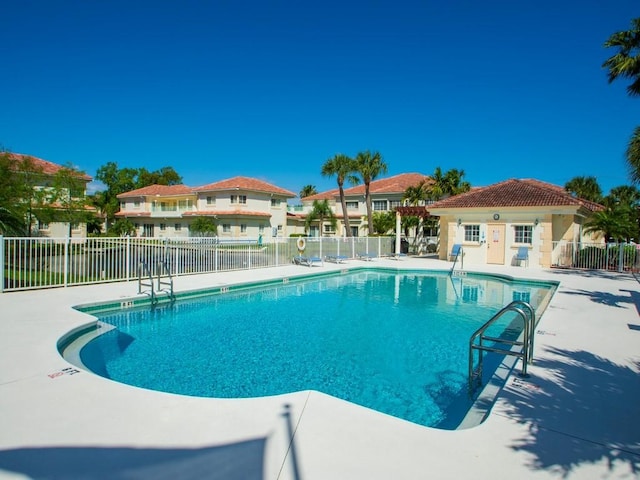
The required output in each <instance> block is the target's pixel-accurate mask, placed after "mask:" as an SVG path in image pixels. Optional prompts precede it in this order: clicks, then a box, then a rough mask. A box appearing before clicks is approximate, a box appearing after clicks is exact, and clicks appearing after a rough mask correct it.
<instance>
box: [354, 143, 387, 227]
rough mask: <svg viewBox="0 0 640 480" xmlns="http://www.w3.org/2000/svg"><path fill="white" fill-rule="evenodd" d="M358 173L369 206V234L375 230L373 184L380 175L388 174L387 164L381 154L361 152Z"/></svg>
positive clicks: (357, 160) (357, 165)
mask: <svg viewBox="0 0 640 480" xmlns="http://www.w3.org/2000/svg"><path fill="white" fill-rule="evenodd" d="M355 162H356V172H357V173H358V174H359V175H360V178H361V179H362V182H363V183H364V199H365V202H366V205H367V225H368V227H369V234H371V233H372V232H373V231H374V229H373V214H372V211H373V208H372V205H371V192H370V186H371V182H372V181H373V180H375V179H376V178H377V177H378V175H382V174H385V173H387V164H386V163H385V162H384V160H383V159H382V155H380V153H379V152H373V153H372V152H370V151H369V150H367V151H365V152H360V153H358V154H357V155H356V159H355Z"/></svg>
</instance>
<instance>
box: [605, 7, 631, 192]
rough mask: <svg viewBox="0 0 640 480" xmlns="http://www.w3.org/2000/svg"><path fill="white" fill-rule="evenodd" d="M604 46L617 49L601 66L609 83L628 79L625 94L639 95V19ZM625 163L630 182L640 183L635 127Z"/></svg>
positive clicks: (616, 34) (610, 38) (615, 34)
mask: <svg viewBox="0 0 640 480" xmlns="http://www.w3.org/2000/svg"><path fill="white" fill-rule="evenodd" d="M604 46H605V47H606V48H615V49H617V53H615V54H614V55H613V56H611V57H609V58H608V59H607V60H605V62H604V63H603V65H602V66H603V67H605V68H606V69H607V70H608V79H609V83H611V82H613V81H614V80H616V79H617V78H619V77H622V78H629V79H631V84H630V85H628V86H627V93H628V94H629V96H631V97H635V96H638V95H640V18H634V19H633V20H631V29H629V30H626V31H621V32H616V33H614V34H613V35H611V36H610V37H609V39H608V40H607V41H606V42H605V43H604ZM626 161H627V166H628V168H629V176H630V178H631V181H632V182H633V183H635V184H638V183H640V127H636V128H635V130H634V131H633V134H632V135H631V139H630V140H629V144H628V146H627V151H626Z"/></svg>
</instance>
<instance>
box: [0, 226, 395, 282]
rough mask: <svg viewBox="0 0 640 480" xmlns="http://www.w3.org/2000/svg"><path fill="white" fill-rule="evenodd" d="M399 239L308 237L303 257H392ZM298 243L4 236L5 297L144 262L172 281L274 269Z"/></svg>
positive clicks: (130, 269)
mask: <svg viewBox="0 0 640 480" xmlns="http://www.w3.org/2000/svg"><path fill="white" fill-rule="evenodd" d="M394 241H395V237H350V238H317V237H311V238H305V243H306V246H305V250H304V253H303V255H304V256H307V257H312V256H315V257H320V258H324V257H326V256H327V255H343V256H346V257H348V258H354V257H356V256H357V255H359V254H362V253H368V254H374V255H376V256H385V255H389V254H391V253H392V251H393V248H394ZM296 242H297V238H283V239H277V241H273V242H270V243H264V244H262V243H261V242H259V241H258V240H256V239H253V240H247V239H236V240H227V239H225V240H224V241H222V240H220V239H218V238H215V237H214V238H207V237H202V238H184V239H183V238H171V239H169V238H167V239H153V238H129V237H125V238H108V237H95V238H23V237H2V236H0V263H1V265H0V292H9V291H15V290H28V289H38V288H50V287H67V286H72V285H86V284H91V283H103V282H118V281H129V280H135V279H137V278H138V269H139V266H140V264H141V263H144V264H146V265H147V266H148V267H149V269H150V270H151V274H152V275H156V274H157V270H156V269H157V268H158V265H159V264H160V262H165V265H166V266H167V267H168V271H169V273H170V274H171V275H172V276H178V275H188V274H195V273H212V272H221V271H229V270H245V269H254V268H266V267H275V266H279V265H286V264H289V263H291V261H292V259H293V257H294V256H296V255H299V254H300V252H299V250H298V248H297V243H296Z"/></svg>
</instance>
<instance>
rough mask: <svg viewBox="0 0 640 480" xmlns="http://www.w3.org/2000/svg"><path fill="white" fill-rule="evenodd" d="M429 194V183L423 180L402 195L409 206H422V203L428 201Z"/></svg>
mask: <svg viewBox="0 0 640 480" xmlns="http://www.w3.org/2000/svg"><path fill="white" fill-rule="evenodd" d="M429 193H430V192H429V187H428V186H427V182H426V181H424V180H423V181H422V182H420V183H419V184H418V185H415V186H413V187H407V189H406V190H405V191H404V194H403V195H402V200H404V201H406V202H407V203H408V204H409V205H420V203H422V202H424V201H425V200H427V197H428V196H429Z"/></svg>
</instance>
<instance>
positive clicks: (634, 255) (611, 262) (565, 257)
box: [551, 241, 640, 272]
mask: <svg viewBox="0 0 640 480" xmlns="http://www.w3.org/2000/svg"><path fill="white" fill-rule="evenodd" d="M639 250H640V245H637V244H628V243H606V244H605V243H581V242H564V241H563V242H553V250H552V252H551V265H552V266H553V267H560V268H581V269H589V270H609V271H617V272H623V271H629V270H634V269H637V268H638V267H640V251H639Z"/></svg>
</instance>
